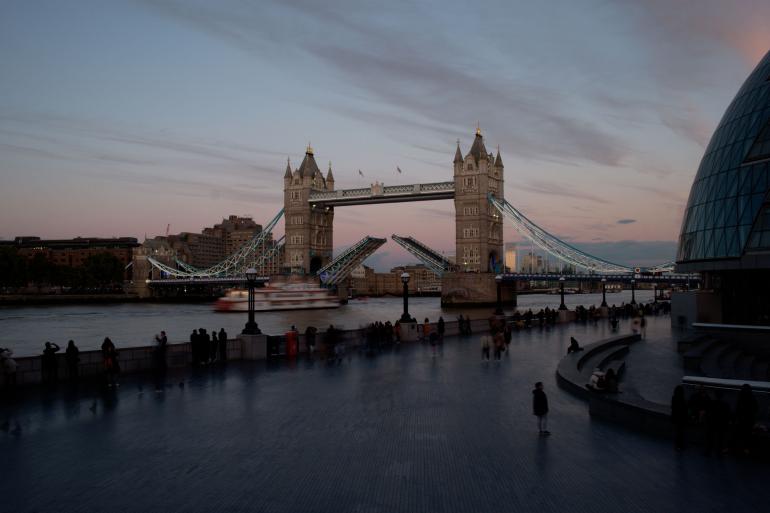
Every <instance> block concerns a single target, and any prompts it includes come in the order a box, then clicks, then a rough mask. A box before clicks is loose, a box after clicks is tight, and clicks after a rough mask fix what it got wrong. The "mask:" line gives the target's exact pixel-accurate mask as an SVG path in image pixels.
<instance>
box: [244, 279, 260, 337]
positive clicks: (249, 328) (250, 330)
mask: <svg viewBox="0 0 770 513" xmlns="http://www.w3.org/2000/svg"><path fill="white" fill-rule="evenodd" d="M256 284H257V270H256V269H254V268H253V267H250V268H248V269H247V270H246V286H247V287H248V289H249V320H248V322H247V323H246V327H244V328H243V332H242V333H243V334H244V335H259V334H261V333H262V331H261V330H260V329H259V326H258V325H257V323H256V322H254V287H255V286H256Z"/></svg>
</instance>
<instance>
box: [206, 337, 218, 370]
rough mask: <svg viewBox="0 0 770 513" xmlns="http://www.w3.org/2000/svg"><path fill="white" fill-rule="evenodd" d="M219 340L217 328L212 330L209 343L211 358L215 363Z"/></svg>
mask: <svg viewBox="0 0 770 513" xmlns="http://www.w3.org/2000/svg"><path fill="white" fill-rule="evenodd" d="M218 344H219V340H218V337H217V330H215V329H214V330H211V343H210V344H209V347H208V351H209V360H210V361H211V362H212V363H213V362H214V361H215V360H216V359H217V345H218Z"/></svg>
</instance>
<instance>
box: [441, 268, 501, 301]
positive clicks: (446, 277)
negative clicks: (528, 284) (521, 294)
mask: <svg viewBox="0 0 770 513" xmlns="http://www.w3.org/2000/svg"><path fill="white" fill-rule="evenodd" d="M495 276H496V273H465V272H445V273H444V274H443V276H442V277H441V306H494V305H495V304H496V303H497V283H496V282H495ZM502 301H503V306H506V307H514V306H516V285H515V284H513V283H511V284H507V285H505V284H504V285H503V288H502Z"/></svg>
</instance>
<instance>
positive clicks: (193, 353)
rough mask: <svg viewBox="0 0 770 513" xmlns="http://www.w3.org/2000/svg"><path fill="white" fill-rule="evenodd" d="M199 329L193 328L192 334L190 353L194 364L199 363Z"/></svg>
mask: <svg viewBox="0 0 770 513" xmlns="http://www.w3.org/2000/svg"><path fill="white" fill-rule="evenodd" d="M198 354H199V352H198V330H192V333H191V334H190V355H191V356H192V364H193V365H198Z"/></svg>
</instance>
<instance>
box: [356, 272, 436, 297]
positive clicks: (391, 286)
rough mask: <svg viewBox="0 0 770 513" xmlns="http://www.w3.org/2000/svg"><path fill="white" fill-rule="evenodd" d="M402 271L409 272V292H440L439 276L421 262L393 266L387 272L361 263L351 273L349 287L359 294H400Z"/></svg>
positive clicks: (401, 291) (401, 290)
mask: <svg viewBox="0 0 770 513" xmlns="http://www.w3.org/2000/svg"><path fill="white" fill-rule="evenodd" d="M404 272H407V273H409V293H410V294H434V293H439V292H441V278H439V277H438V276H436V274H435V273H434V272H433V271H431V270H430V269H429V268H428V267H426V266H425V265H423V264H415V265H405V266H399V267H394V268H393V269H391V270H390V271H389V272H387V273H378V272H375V271H374V269H372V268H371V267H368V266H365V265H362V266H359V267H358V268H357V269H356V270H355V271H353V273H351V275H350V288H351V289H352V292H353V294H355V295H359V296H384V295H391V296H400V295H401V294H402V293H403V290H404V286H403V283H402V282H401V274H402V273H404Z"/></svg>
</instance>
